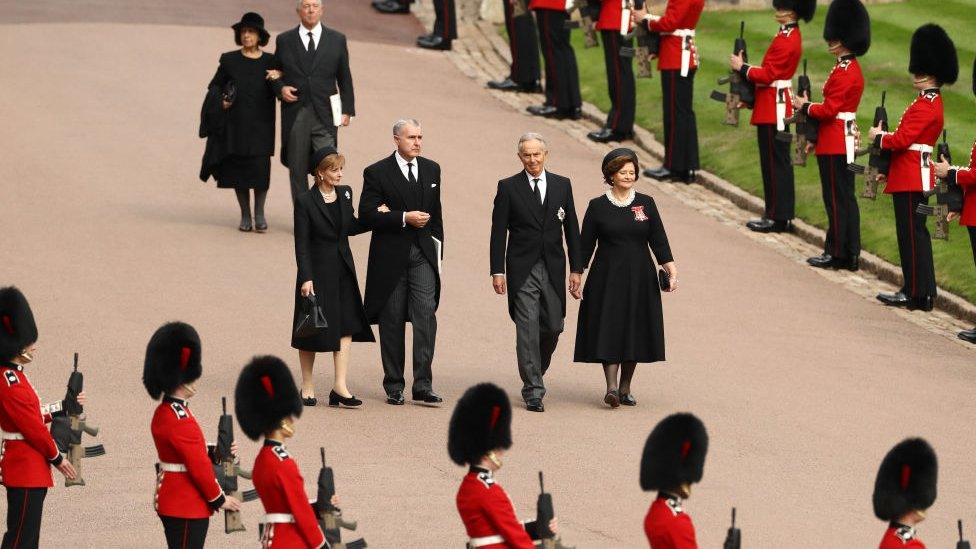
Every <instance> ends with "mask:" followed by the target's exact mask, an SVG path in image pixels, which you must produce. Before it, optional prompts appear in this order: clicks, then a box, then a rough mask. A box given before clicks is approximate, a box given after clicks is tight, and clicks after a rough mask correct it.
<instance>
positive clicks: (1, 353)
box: [0, 286, 37, 361]
mask: <svg viewBox="0 0 976 549" xmlns="http://www.w3.org/2000/svg"><path fill="white" fill-rule="evenodd" d="M35 341H37V324H35V323H34V313H33V312H32V311H31V308H30V304H29V303H27V298H26V297H24V294H22V293H21V292H20V290H18V289H17V288H15V287H13V286H8V287H6V288H0V361H8V360H11V359H12V358H14V357H15V356H17V355H19V354H20V353H21V352H23V350H24V349H26V348H27V347H28V346H30V345H31V344H32V343H34V342H35Z"/></svg>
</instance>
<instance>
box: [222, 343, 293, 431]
mask: <svg viewBox="0 0 976 549" xmlns="http://www.w3.org/2000/svg"><path fill="white" fill-rule="evenodd" d="M234 411H235V413H236V414H237V422H238V423H239V424H240V426H241V430H242V431H244V434H245V435H247V436H248V438H250V439H251V440H257V439H258V437H260V436H261V435H263V434H264V433H267V432H268V431H273V430H274V429H277V428H278V426H279V425H280V424H281V420H283V419H285V418H286V417H288V416H295V417H299V416H301V415H302V399H301V397H299V395H298V387H296V386H295V378H293V377H292V376H291V370H289V369H288V366H287V365H286V364H285V363H284V362H283V361H282V360H281V359H280V358H278V357H275V356H256V357H254V358H253V359H251V362H249V363H248V364H247V366H245V367H244V369H243V370H241V375H240V377H238V378H237V387H236V388H235V389H234Z"/></svg>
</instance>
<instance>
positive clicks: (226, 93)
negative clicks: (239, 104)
mask: <svg viewBox="0 0 976 549" xmlns="http://www.w3.org/2000/svg"><path fill="white" fill-rule="evenodd" d="M221 96H222V97H223V99H224V101H226V102H228V103H233V102H234V101H235V100H236V99H237V84H236V83H235V82H234V81H233V80H228V81H227V82H226V83H225V84H224V89H222V90H221Z"/></svg>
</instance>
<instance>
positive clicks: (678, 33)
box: [661, 29, 695, 38]
mask: <svg viewBox="0 0 976 549" xmlns="http://www.w3.org/2000/svg"><path fill="white" fill-rule="evenodd" d="M694 35H695V29H675V30H673V31H671V32H662V33H661V36H680V37H682V38H684V37H685V36H694Z"/></svg>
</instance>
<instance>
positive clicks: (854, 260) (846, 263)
mask: <svg viewBox="0 0 976 549" xmlns="http://www.w3.org/2000/svg"><path fill="white" fill-rule="evenodd" d="M834 268H835V269H844V270H846V271H851V272H852V273H856V272H857V271H859V270H860V269H861V258H860V257H858V256H854V257H835V258H834Z"/></svg>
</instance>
